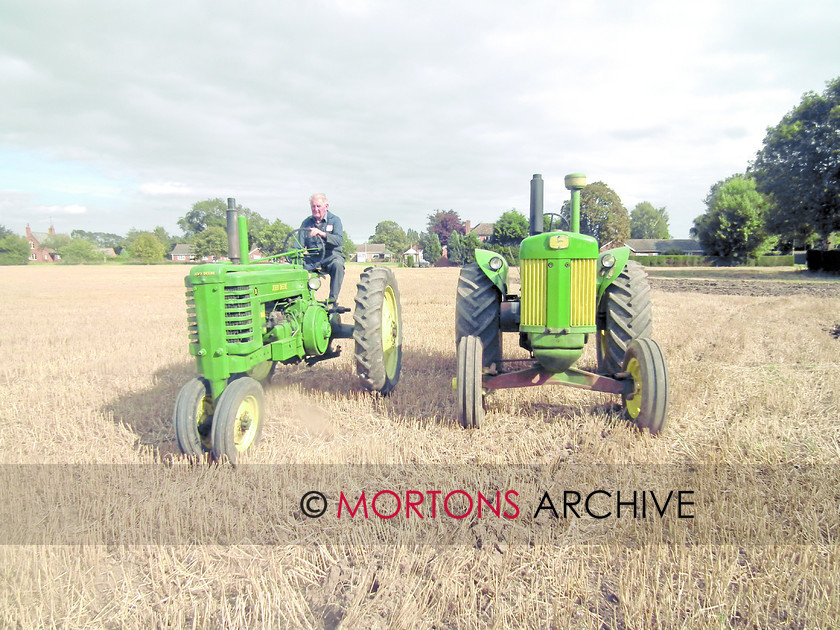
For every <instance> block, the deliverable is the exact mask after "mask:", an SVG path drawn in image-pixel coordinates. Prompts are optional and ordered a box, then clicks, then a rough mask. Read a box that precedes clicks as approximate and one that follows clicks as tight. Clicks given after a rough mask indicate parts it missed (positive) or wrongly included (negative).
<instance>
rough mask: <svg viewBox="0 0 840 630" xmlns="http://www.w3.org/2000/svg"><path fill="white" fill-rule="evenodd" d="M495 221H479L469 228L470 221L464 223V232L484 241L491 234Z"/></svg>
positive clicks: (488, 238)
mask: <svg viewBox="0 0 840 630" xmlns="http://www.w3.org/2000/svg"><path fill="white" fill-rule="evenodd" d="M495 226H496V224H495V223H479V224H478V225H476V226H475V227H474V228H472V229H470V222H469V221H467V222H466V223H465V224H464V232H465V233H466V234H473V235H474V236H475V237H476V238H477V239H478V240H479V241H481V242H482V243H486V242H487V241H489V240H490V237H491V236H493V228H494V227H495Z"/></svg>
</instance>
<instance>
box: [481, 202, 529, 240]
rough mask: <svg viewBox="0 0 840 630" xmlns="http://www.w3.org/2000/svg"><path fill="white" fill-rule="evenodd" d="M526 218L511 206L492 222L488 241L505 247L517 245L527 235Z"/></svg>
mask: <svg viewBox="0 0 840 630" xmlns="http://www.w3.org/2000/svg"><path fill="white" fill-rule="evenodd" d="M529 227H530V226H529V225H528V219H526V218H525V215H524V214H522V213H521V212H519V211H518V210H517V209H516V208H511V209H510V210H508V211H507V212H505V213H503V214H502V216H500V217H499V219H498V220H497V221H496V223H494V224H493V235H492V236H491V237H490V243H491V244H493V245H503V246H507V247H519V244H520V243H521V242H522V239H524V238H526V237H527V236H528V229H529Z"/></svg>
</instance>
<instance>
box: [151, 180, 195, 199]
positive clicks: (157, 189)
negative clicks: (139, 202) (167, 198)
mask: <svg viewBox="0 0 840 630" xmlns="http://www.w3.org/2000/svg"><path fill="white" fill-rule="evenodd" d="M140 192H141V193H142V194H144V195H151V196H158V195H192V194H194V191H193V189H192V188H190V187H189V186H187V185H186V184H183V183H181V182H162V183H159V184H155V183H149V184H141V185H140Z"/></svg>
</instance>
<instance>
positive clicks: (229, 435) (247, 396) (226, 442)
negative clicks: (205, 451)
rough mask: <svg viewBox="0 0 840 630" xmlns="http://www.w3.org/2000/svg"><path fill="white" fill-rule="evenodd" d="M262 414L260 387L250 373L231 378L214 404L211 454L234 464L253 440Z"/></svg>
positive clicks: (258, 433) (262, 399)
mask: <svg viewBox="0 0 840 630" xmlns="http://www.w3.org/2000/svg"><path fill="white" fill-rule="evenodd" d="M264 418H265V402H264V397H263V388H262V385H260V384H259V383H258V382H257V381H255V380H254V379H252V378H251V377H250V376H243V377H242V378H238V379H236V380H235V381H231V382H230V383H229V384H228V386H227V387H226V388H225V390H224V391H223V392H222V395H221V396H219V400H218V401H217V404H216V413H215V417H214V420H213V432H212V435H213V457H214V458H215V459H217V460H221V458H222V456H223V455H227V458H228V461H230V463H231V464H232V465H234V466H236V464H237V461H238V459H239V455H240V454H241V453H243V452H245V451H247V450H248V449H249V448H251V447H252V446H253V445H254V444H256V443H257V441H259V439H260V435H261V434H262V426H263V420H264Z"/></svg>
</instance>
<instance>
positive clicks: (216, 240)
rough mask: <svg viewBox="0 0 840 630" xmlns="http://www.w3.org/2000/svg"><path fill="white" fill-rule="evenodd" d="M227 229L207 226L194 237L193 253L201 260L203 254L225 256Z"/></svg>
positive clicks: (215, 256)
mask: <svg viewBox="0 0 840 630" xmlns="http://www.w3.org/2000/svg"><path fill="white" fill-rule="evenodd" d="M227 247H228V239H227V231H225V229H224V228H221V227H219V226H213V227H209V228H207V229H206V230H204V231H203V232H201V233H200V234H199V235H198V236H196V237H195V243H194V244H193V254H194V255H195V257H196V258H198V259H199V260H201V259H202V258H204V257H205V256H211V257H213V258H221V257H222V256H227Z"/></svg>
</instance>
